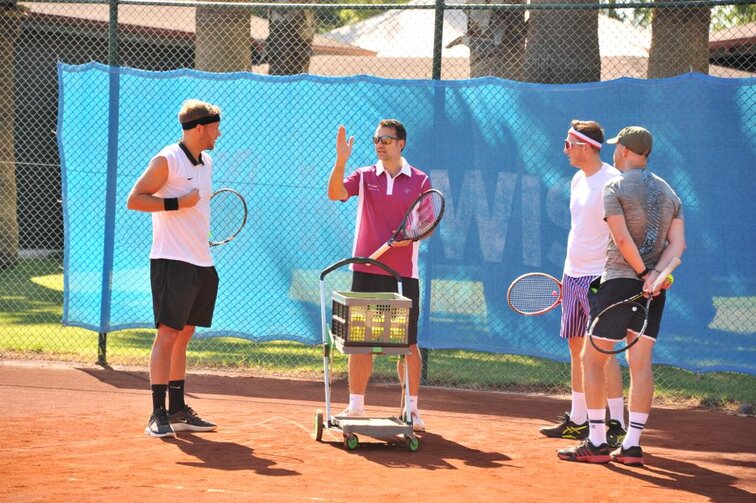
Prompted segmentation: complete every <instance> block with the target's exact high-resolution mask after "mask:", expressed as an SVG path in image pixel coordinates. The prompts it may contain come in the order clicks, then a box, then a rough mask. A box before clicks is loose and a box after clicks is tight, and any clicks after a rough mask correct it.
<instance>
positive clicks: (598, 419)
mask: <svg viewBox="0 0 756 503" xmlns="http://www.w3.org/2000/svg"><path fill="white" fill-rule="evenodd" d="M605 417H606V410H605V409H588V439H589V440H590V441H591V443H592V444H593V445H594V446H595V447H598V446H599V445H601V444H605V443H606V423H605V419H604V418H605Z"/></svg>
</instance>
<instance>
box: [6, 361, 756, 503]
mask: <svg viewBox="0 0 756 503" xmlns="http://www.w3.org/2000/svg"><path fill="white" fill-rule="evenodd" d="M148 388H149V386H148V377H147V374H146V373H145V372H136V371H123V370H121V371H116V370H110V369H102V368H98V367H73V366H61V365H56V366H54V365H49V364H42V363H28V362H26V363H17V362H0V397H2V398H1V399H0V404H2V419H3V427H2V428H0V500H2V501H23V502H31V501H45V502H47V501H105V500H108V501H119V502H120V501H146V500H157V499H162V498H181V500H176V501H197V500H202V501H234V502H237V503H238V502H242V501H339V502H348V503H354V502H358V501H392V502H396V501H399V499H400V498H401V499H405V501H412V502H418V501H451V500H456V501H458V502H460V503H462V502H468V501H487V502H490V501H517V502H520V501H623V502H631V503H635V502H638V501H664V503H670V502H677V501H679V502H686V503H691V502H696V501H722V502H737V501H749V502H753V501H756V469H755V468H756V454H755V453H754V451H756V428H755V426H756V419H754V418H753V417H738V416H734V415H730V414H726V413H723V412H715V411H705V410H695V409H670V408H655V409H654V410H653V411H652V414H651V418H650V421H649V424H648V427H647V429H646V431H645V433H644V435H643V447H644V450H645V452H646V463H647V466H645V467H642V468H631V467H626V466H622V465H617V464H614V463H610V464H608V465H587V464H582V463H569V462H565V461H559V460H558V459H557V457H556V450H557V449H558V448H562V447H565V446H569V445H570V444H571V443H572V441H569V440H555V439H548V438H545V437H542V436H541V435H540V434H539V433H538V428H539V427H541V426H544V425H546V424H550V423H551V422H552V420H553V419H554V418H555V417H556V416H557V415H558V414H560V413H561V412H562V411H564V410H565V409H566V408H568V407H569V404H568V402H567V400H566V399H558V398H550V397H542V396H526V395H510V394H503V393H487V392H470V391H458V390H447V389H432V388H426V389H423V390H422V393H421V396H420V405H421V409H422V410H423V417H424V419H425V421H426V423H427V425H428V430H429V431H428V432H427V433H421V434H420V438H421V447H420V450H419V451H418V452H415V453H411V452H408V451H406V450H405V449H404V447H403V446H402V445H400V444H396V445H391V444H387V443H386V442H382V441H375V442H372V443H371V442H370V440H369V439H367V438H361V443H360V446H359V448H358V449H357V450H356V451H354V452H347V451H346V450H345V448H344V447H343V444H342V437H341V435H340V434H332V432H329V431H326V433H325V434H324V439H323V440H324V442H322V443H318V442H315V441H314V440H313V439H312V438H311V437H310V431H311V427H312V423H313V417H314V412H315V409H317V408H322V407H323V383H322V382H311V381H292V380H285V379H267V378H254V377H233V376H217V375H196V374H192V375H190V376H189V377H188V379H187V392H188V398H187V401H188V403H189V404H191V405H192V406H193V407H194V408H195V409H196V410H197V411H199V412H200V413H201V415H202V416H204V417H207V418H208V419H211V420H213V421H216V422H218V423H219V425H220V426H219V429H218V431H217V432H213V433H201V434H200V433H197V434H192V433H180V434H179V437H178V438H177V439H170V440H161V439H154V438H150V437H147V436H146V435H144V433H143V429H144V426H145V423H146V420H147V416H148V415H149V411H150V396H149V391H148ZM334 397H335V399H337V400H338V401H337V402H335V403H334V408H336V410H340V409H341V407H343V406H344V401H345V400H346V397H347V392H346V389H345V386H344V384H343V383H339V384H337V385H335V386H334ZM398 404H399V390H398V386H396V387H394V386H373V387H371V389H370V390H369V393H368V412H370V413H373V414H387V415H390V414H395V413H396V409H397V408H398Z"/></svg>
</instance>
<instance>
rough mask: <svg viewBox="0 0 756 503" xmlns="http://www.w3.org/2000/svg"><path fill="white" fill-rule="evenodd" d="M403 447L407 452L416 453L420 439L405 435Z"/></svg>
mask: <svg viewBox="0 0 756 503" xmlns="http://www.w3.org/2000/svg"><path fill="white" fill-rule="evenodd" d="M404 445H405V446H406V447H407V450H408V451H410V452H417V450H418V449H419V448H420V439H419V438H417V437H416V436H414V435H405V437H404Z"/></svg>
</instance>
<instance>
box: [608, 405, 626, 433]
mask: <svg viewBox="0 0 756 503" xmlns="http://www.w3.org/2000/svg"><path fill="white" fill-rule="evenodd" d="M606 403H607V405H609V419H614V420H615V421H619V423H620V426H622V428H623V429H624V428H625V399H624V398H622V397H618V398H607V400H606Z"/></svg>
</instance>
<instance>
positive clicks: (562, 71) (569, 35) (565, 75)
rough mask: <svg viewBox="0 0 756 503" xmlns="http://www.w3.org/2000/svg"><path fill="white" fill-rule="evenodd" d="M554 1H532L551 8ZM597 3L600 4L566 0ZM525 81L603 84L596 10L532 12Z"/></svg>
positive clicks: (577, 1) (573, 0) (567, 0)
mask: <svg viewBox="0 0 756 503" xmlns="http://www.w3.org/2000/svg"><path fill="white" fill-rule="evenodd" d="M551 3H554V2H553V0H532V1H531V4H533V5H537V4H551ZM562 3H566V4H569V3H578V4H585V3H595V4H598V0H591V1H590V2H588V1H586V0H564V1H563V2H562ZM523 80H526V81H528V82H542V83H547V84H566V83H571V82H596V81H600V80H601V53H600V50H599V40H598V10H597V9H578V10H575V9H564V10H532V11H530V19H529V21H528V43H527V48H526V49H525V64H524V66H523Z"/></svg>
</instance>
